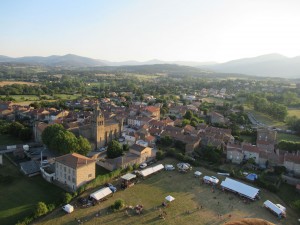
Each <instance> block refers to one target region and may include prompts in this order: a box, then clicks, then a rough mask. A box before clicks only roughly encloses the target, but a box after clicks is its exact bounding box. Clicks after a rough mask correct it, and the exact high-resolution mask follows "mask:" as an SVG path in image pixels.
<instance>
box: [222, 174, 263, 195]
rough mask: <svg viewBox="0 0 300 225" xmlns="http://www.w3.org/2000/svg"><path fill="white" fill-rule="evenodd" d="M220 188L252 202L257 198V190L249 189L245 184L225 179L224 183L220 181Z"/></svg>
mask: <svg viewBox="0 0 300 225" xmlns="http://www.w3.org/2000/svg"><path fill="white" fill-rule="evenodd" d="M221 186H222V187H223V188H225V189H228V190H231V191H234V192H237V193H239V194H241V195H243V196H245V197H247V198H250V199H252V200H254V199H255V197H256V196H257V194H258V192H259V189H257V188H254V187H251V186H249V185H247V184H244V183H241V182H239V181H236V180H233V179H230V178H228V177H227V178H226V179H225V181H222V183H221Z"/></svg>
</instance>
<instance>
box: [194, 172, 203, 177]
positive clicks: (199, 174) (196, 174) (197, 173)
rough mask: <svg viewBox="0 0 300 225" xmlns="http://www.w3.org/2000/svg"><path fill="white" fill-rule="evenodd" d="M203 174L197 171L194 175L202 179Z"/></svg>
mask: <svg viewBox="0 0 300 225" xmlns="http://www.w3.org/2000/svg"><path fill="white" fill-rule="evenodd" d="M201 174H202V173H201V172H200V171H196V172H195V173H194V175H195V176H196V177H200V176H201Z"/></svg>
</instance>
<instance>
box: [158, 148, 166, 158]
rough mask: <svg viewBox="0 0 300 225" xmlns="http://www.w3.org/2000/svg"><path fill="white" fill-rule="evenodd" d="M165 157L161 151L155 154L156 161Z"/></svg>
mask: <svg viewBox="0 0 300 225" xmlns="http://www.w3.org/2000/svg"><path fill="white" fill-rule="evenodd" d="M165 157H166V155H165V154H164V153H163V152H162V151H160V150H159V151H157V152H156V159H157V160H163V159H164V158H165Z"/></svg>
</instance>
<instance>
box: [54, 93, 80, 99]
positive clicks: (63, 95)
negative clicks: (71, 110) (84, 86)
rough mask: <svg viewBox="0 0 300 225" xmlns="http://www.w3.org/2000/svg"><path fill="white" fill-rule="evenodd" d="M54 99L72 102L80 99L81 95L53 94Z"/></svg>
mask: <svg viewBox="0 0 300 225" xmlns="http://www.w3.org/2000/svg"><path fill="white" fill-rule="evenodd" d="M54 97H56V98H60V99H62V100H74V99H77V98H79V97H81V94H74V95H67V94H54Z"/></svg>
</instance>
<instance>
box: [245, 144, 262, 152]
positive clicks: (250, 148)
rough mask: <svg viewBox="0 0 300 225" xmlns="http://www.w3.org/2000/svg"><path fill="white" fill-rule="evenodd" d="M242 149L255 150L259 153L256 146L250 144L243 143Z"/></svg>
mask: <svg viewBox="0 0 300 225" xmlns="http://www.w3.org/2000/svg"><path fill="white" fill-rule="evenodd" d="M242 149H243V150H244V151H248V152H256V153H259V152H260V151H259V149H258V147H257V146H255V145H251V144H244V145H243V146H242Z"/></svg>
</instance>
